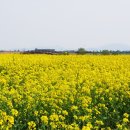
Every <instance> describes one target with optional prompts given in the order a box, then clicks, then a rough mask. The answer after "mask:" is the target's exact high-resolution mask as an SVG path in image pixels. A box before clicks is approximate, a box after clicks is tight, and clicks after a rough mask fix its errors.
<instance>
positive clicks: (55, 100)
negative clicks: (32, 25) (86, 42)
mask: <svg viewBox="0 0 130 130" xmlns="http://www.w3.org/2000/svg"><path fill="white" fill-rule="evenodd" d="M129 115H130V56H126V55H124V56H123V55H121V56H89V55H84V56H80V55H67V56H65V55H64V56H62V55H60V56H59V55H57V56H56V55H55V56H53V55H50V56H49V55H20V54H5V55H4V54H1V55H0V129H1V130H8V129H9V130H26V129H29V130H57V129H61V130H91V129H92V130H96V129H102V130H110V129H119V130H127V129H130V122H129V121H130V117H129Z"/></svg>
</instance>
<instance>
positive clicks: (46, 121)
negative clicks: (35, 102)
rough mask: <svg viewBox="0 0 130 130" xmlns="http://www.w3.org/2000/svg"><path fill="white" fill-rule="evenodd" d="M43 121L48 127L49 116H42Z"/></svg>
mask: <svg viewBox="0 0 130 130" xmlns="http://www.w3.org/2000/svg"><path fill="white" fill-rule="evenodd" d="M41 121H42V122H43V123H44V124H45V125H47V124H48V117H47V116H42V117H41Z"/></svg>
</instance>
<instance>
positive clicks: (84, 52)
mask: <svg viewBox="0 0 130 130" xmlns="http://www.w3.org/2000/svg"><path fill="white" fill-rule="evenodd" d="M77 53H78V54H82V55H83V54H86V50H85V48H79V49H78V51H77Z"/></svg>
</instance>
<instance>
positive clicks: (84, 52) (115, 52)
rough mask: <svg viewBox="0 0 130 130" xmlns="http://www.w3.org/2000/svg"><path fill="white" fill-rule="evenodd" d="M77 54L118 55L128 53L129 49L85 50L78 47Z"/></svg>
mask: <svg viewBox="0 0 130 130" xmlns="http://www.w3.org/2000/svg"><path fill="white" fill-rule="evenodd" d="M77 54H101V55H118V54H130V51H120V50H116V51H112V50H100V51H87V50H85V48H79V49H78V51H77Z"/></svg>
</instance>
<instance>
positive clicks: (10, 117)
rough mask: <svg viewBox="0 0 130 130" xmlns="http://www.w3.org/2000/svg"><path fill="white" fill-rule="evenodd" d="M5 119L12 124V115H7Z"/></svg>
mask: <svg viewBox="0 0 130 130" xmlns="http://www.w3.org/2000/svg"><path fill="white" fill-rule="evenodd" d="M7 121H8V122H9V123H10V124H11V125H13V124H14V117H13V116H7Z"/></svg>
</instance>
